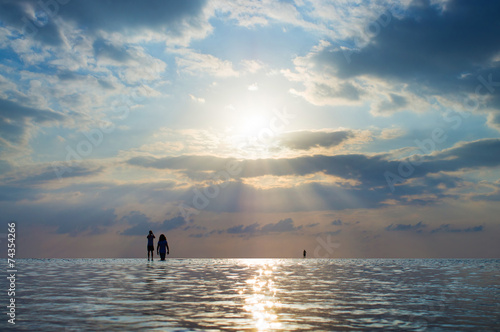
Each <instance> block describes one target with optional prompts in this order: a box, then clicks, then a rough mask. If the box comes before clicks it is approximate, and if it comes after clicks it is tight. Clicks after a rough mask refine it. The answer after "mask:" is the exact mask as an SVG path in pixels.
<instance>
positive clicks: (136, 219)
mask: <svg viewBox="0 0 500 332" xmlns="http://www.w3.org/2000/svg"><path fill="white" fill-rule="evenodd" d="M123 220H124V221H127V222H129V223H136V224H135V225H134V226H132V227H130V228H127V229H126V230H124V231H123V232H122V233H121V234H122V235H144V234H146V235H147V233H148V231H149V230H152V231H153V233H158V234H159V233H163V232H167V231H171V230H174V229H177V228H180V227H182V226H184V225H186V224H187V222H186V220H184V218H183V217H181V216H177V217H174V218H172V219H166V220H164V221H163V222H162V223H157V222H152V221H150V219H149V218H148V217H146V216H145V215H144V214H142V213H139V212H137V211H133V212H131V213H130V214H129V215H128V216H127V217H125V219H123ZM146 235H144V236H146Z"/></svg>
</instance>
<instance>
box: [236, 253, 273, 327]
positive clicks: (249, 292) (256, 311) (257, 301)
mask: <svg viewBox="0 0 500 332" xmlns="http://www.w3.org/2000/svg"><path fill="white" fill-rule="evenodd" d="M259 263H260V264H261V268H260V269H259V270H257V271H256V272H257V274H256V275H255V276H253V278H250V279H248V280H246V284H247V287H246V288H245V290H244V291H240V292H239V293H240V294H242V295H243V294H245V305H244V307H243V308H244V309H245V311H247V312H249V313H250V314H251V315H252V316H253V319H254V321H255V327H256V329H257V330H259V331H266V330H268V329H276V328H280V327H281V323H280V322H279V321H278V315H277V314H276V309H277V308H279V307H281V303H280V302H279V301H278V300H277V297H276V292H277V288H276V287H275V282H274V279H275V278H276V277H275V276H273V270H275V269H276V266H275V264H276V263H275V262H274V261H272V260H269V261H267V260H266V261H264V262H259ZM250 264H251V265H253V264H255V262H252V263H250Z"/></svg>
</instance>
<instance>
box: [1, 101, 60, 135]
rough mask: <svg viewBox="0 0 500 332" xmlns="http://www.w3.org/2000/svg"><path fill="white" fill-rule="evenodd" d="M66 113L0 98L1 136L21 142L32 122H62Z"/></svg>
mask: <svg viewBox="0 0 500 332" xmlns="http://www.w3.org/2000/svg"><path fill="white" fill-rule="evenodd" d="M65 118H66V116H65V115H63V114H60V113H57V112H54V111H51V110H43V109H38V108H34V107H29V106H23V105H21V104H19V103H17V102H14V101H11V100H7V99H2V98H0V137H2V138H3V139H5V140H7V141H10V142H12V143H14V144H18V143H21V142H22V140H23V139H25V138H26V134H27V131H28V128H29V127H30V126H31V123H32V122H34V123H36V124H47V123H50V122H60V121H63V120H64V119H65Z"/></svg>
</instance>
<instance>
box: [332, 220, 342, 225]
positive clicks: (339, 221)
mask: <svg viewBox="0 0 500 332" xmlns="http://www.w3.org/2000/svg"><path fill="white" fill-rule="evenodd" d="M332 225H335V226H341V225H342V220H340V219H337V220H334V221H332Z"/></svg>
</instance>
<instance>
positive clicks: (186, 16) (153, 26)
mask: <svg viewBox="0 0 500 332" xmlns="http://www.w3.org/2000/svg"><path fill="white" fill-rule="evenodd" d="M204 6H205V1H204V0H201V1H200V0H193V1H189V2H170V1H158V0H149V1H145V2H142V3H138V2H137V1H134V0H123V1H116V0H112V1H99V0H88V1H66V3H65V4H59V3H58V2H41V1H35V0H33V1H29V0H27V1H2V3H1V4H0V13H1V14H0V20H2V21H3V22H5V23H6V24H8V25H10V26H13V27H15V28H17V29H18V31H20V32H25V33H26V34H27V35H30V36H33V37H34V38H36V39H37V40H39V41H41V42H43V43H45V44H48V45H53V46H58V45H61V44H62V43H63V37H62V36H63V35H64V31H63V24H62V22H65V23H71V24H73V25H75V26H76V27H77V28H79V29H82V30H86V31H87V32H88V33H89V32H91V33H94V34H96V35H97V34H99V33H101V32H107V33H110V34H111V33H120V34H123V35H128V36H134V35H137V34H144V32H145V30H150V31H153V32H156V34H157V35H160V34H163V35H164V36H165V37H167V36H168V37H170V38H171V39H181V37H182V35H183V33H186V32H188V31H190V30H195V31H196V32H197V33H198V34H203V35H204V33H203V32H201V31H199V30H205V29H206V24H204V23H205V22H204V15H203V8H204ZM61 21H62V22H61ZM26 22H29V23H26ZM33 31H35V32H36V33H33ZM184 37H185V36H184Z"/></svg>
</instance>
